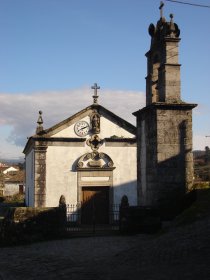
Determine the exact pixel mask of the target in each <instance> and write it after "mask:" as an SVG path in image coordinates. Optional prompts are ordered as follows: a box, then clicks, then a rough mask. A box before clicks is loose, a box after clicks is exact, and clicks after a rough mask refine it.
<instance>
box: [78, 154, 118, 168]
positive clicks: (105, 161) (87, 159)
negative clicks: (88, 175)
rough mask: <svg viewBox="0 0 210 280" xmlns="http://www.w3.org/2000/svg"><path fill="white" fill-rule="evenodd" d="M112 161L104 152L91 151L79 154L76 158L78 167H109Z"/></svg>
mask: <svg viewBox="0 0 210 280" xmlns="http://www.w3.org/2000/svg"><path fill="white" fill-rule="evenodd" d="M113 166H114V163H113V161H112V159H111V158H110V156H108V155H107V154H105V153H98V152H92V153H87V154H84V155H83V156H81V157H80V158H79V160H78V163H77V167H78V168H110V167H113Z"/></svg>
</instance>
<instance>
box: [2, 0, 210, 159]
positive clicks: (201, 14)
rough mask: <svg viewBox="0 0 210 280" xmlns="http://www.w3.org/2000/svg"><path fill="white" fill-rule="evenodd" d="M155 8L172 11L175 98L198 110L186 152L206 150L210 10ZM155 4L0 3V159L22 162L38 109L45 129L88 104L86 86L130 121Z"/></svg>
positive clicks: (135, 0) (209, 141) (90, 0)
mask: <svg viewBox="0 0 210 280" xmlns="http://www.w3.org/2000/svg"><path fill="white" fill-rule="evenodd" d="M163 2H164V3H165V6H164V16H165V17H166V18H167V19H168V20H169V14H170V13H173V14H174V21H175V22H176V23H177V24H178V25H179V28H180V29H181V35H180V37H181V38H182V40H181V42H180V63H181V64H182V67H181V78H182V99H183V100H184V101H187V102H192V103H198V104H199V106H198V108H197V109H196V110H195V111H194V115H193V120H194V124H193V132H194V149H204V147H205V146H206V145H209V146H210V138H206V137H205V135H210V121H209V119H210V98H209V95H210V86H209V79H210V75H209V65H210V54H209V53H210V36H209V27H210V9H207V8H199V7H193V6H189V5H181V4H176V3H172V2H168V1H163ZM188 2H190V3H198V1H195V0H189V1H188ZM159 3H160V1H157V0H147V1H146V0H142V1H139V0H106V1H105V0H0V38H1V40H0V104H1V113H0V125H1V126H0V141H1V145H0V160H1V158H12V157H15V158H18V157H21V156H22V150H23V146H24V145H25V142H26V137H27V136H30V135H31V134H33V133H34V130H35V127H36V119H37V115H38V110H39V109H42V110H43V111H44V114H43V115H44V116H43V117H44V120H45V126H46V128H47V127H48V126H50V125H53V124H54V123H55V122H57V121H61V120H62V119H63V118H67V117H69V116H70V115H72V114H73V113H75V112H76V111H78V110H81V109H83V108H84V107H85V106H87V105H89V104H90V103H91V102H92V100H91V95H92V93H91V90H90V87H91V85H92V84H93V83H94V82H98V83H99V84H100V86H101V97H100V98H101V99H100V101H101V104H102V105H104V106H105V107H107V108H108V109H110V110H112V111H113V112H115V113H117V114H119V115H121V116H122V117H124V118H126V119H128V120H129V121H131V122H133V123H135V119H134V117H132V115H131V114H132V112H133V111H135V110H137V109H140V108H142V106H144V101H145V76H146V57H145V56H144V54H145V53H146V52H147V51H148V50H149V47H150V36H149V34H148V31H147V30H148V26H149V24H150V23H151V22H153V23H156V21H157V20H158V19H159V16H160V14H159V9H158V7H159ZM199 4H204V5H210V0H206V1H204V0H200V1H199ZM123 102H124V103H123ZM128 103H129V104H128Z"/></svg>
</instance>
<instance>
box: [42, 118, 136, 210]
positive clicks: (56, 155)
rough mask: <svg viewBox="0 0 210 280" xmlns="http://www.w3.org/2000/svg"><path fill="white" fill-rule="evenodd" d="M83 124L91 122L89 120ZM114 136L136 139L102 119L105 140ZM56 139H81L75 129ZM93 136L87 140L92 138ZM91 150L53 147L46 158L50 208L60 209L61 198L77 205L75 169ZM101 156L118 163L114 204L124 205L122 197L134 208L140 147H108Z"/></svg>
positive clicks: (114, 173)
mask: <svg viewBox="0 0 210 280" xmlns="http://www.w3.org/2000/svg"><path fill="white" fill-rule="evenodd" d="M83 120H85V121H87V122H89V117H86V118H84V119H83ZM113 135H117V136H119V137H121V136H124V137H134V136H133V134H131V133H129V132H127V131H126V130H124V129H123V128H121V127H119V126H118V125H116V124H114V123H112V122H110V121H109V120H108V119H106V118H104V117H101V133H100V134H99V137H100V138H101V139H103V138H107V137H110V136H113ZM53 137H77V136H76V134H75V133H74V125H72V126H70V127H68V128H65V129H64V130H62V131H60V132H59V133H57V134H55V135H53ZM88 137H89V136H86V138H88ZM91 151H92V150H91V148H90V147H89V146H87V145H86V144H85V147H69V146H68V147H65V146H49V147H48V149H47V154H46V166H47V168H46V206H57V205H58V202H59V198H60V196H61V195H64V196H65V197H66V202H67V203H68V204H75V203H77V172H76V171H75V169H74V168H73V166H74V165H75V164H76V161H77V160H78V159H79V157H81V156H82V155H83V154H85V153H88V152H91ZM99 152H104V153H106V154H108V155H109V156H110V157H111V159H112V160H113V162H114V166H115V167H116V169H115V170H114V171H113V185H114V201H113V202H114V203H117V204H118V203H120V200H121V197H122V196H123V195H127V196H128V198H129V203H130V205H136V204H137V183H136V180H137V178H136V177H137V175H136V174H137V171H136V166H137V163H136V147H106V146H105V144H103V146H101V147H100V148H99Z"/></svg>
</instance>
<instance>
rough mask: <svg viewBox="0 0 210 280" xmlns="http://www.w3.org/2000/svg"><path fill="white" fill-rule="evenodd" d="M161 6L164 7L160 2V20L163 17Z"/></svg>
mask: <svg viewBox="0 0 210 280" xmlns="http://www.w3.org/2000/svg"><path fill="white" fill-rule="evenodd" d="M163 6H164V3H163V1H160V7H159V10H160V18H162V17H163Z"/></svg>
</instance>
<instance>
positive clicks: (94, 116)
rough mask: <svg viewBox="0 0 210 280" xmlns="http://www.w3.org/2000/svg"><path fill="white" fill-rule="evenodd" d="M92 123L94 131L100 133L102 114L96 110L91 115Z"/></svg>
mask: <svg viewBox="0 0 210 280" xmlns="http://www.w3.org/2000/svg"><path fill="white" fill-rule="evenodd" d="M91 125H92V132H93V133H100V115H99V114H98V113H96V112H95V113H93V114H92V115H91Z"/></svg>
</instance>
